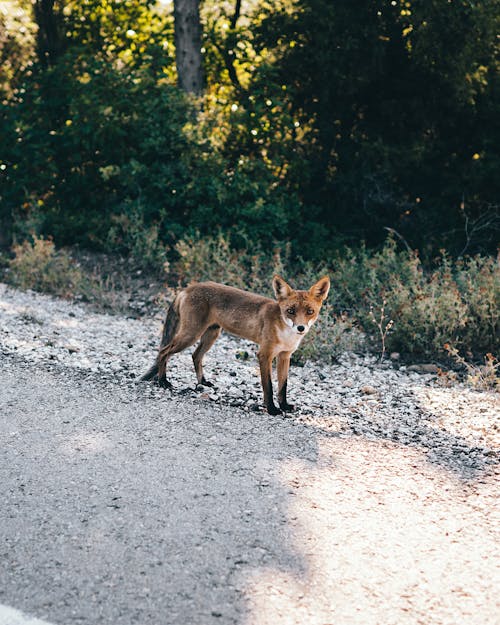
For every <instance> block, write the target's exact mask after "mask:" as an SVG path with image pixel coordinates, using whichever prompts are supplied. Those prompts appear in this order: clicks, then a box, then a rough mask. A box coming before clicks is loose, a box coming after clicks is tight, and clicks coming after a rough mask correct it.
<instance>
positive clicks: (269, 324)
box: [140, 275, 330, 415]
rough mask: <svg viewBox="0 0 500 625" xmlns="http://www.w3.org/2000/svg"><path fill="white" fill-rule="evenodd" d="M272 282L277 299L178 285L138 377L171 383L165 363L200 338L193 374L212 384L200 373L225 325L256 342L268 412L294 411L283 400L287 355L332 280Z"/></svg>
mask: <svg viewBox="0 0 500 625" xmlns="http://www.w3.org/2000/svg"><path fill="white" fill-rule="evenodd" d="M272 286H273V291H274V295H275V298H276V299H271V298H269V297H264V296H262V295H257V294H255V293H251V292H249V291H243V290H242V289H237V288H235V287H232V286H227V285H225V284H219V283H217V282H196V283H193V284H190V285H189V286H187V287H186V288H185V289H183V290H181V291H180V292H179V293H178V295H177V296H176V298H175V299H174V301H173V303H172V304H171V305H170V307H169V309H168V312H167V316H166V319H165V323H164V325H163V331H162V337H161V342H160V347H159V350H158V355H157V357H156V360H155V362H154V364H153V366H152V367H151V368H150V369H149V370H148V371H147V372H146V373H145V374H144V375H143V376H142V377H141V378H140V379H141V380H153V379H156V380H157V382H158V384H159V385H160V386H162V387H164V388H170V387H171V384H170V382H168V380H167V377H166V367H167V362H168V361H169V360H170V358H171V356H173V355H174V354H177V353H179V352H181V351H183V350H185V349H187V348H188V347H191V346H192V345H194V343H196V341H198V340H199V344H198V346H197V347H196V349H195V351H194V352H193V364H194V370H195V373H196V378H197V380H198V384H200V385H203V386H213V383H212V382H210V381H209V380H207V379H206V378H205V375H204V373H203V357H204V356H205V354H206V353H207V352H208V350H209V349H210V348H211V347H212V346H213V344H214V343H215V341H216V340H217V339H218V338H219V336H220V333H221V332H222V330H225V331H226V332H228V333H229V334H233V335H236V336H239V337H242V338H244V339H247V340H249V341H252V342H254V343H257V344H258V346H259V350H258V352H257V357H258V361H259V366H260V377H261V383H262V391H263V395H264V406H265V408H266V410H267V412H268V413H269V414H270V415H278V414H282V413H283V412H285V413H286V412H291V411H293V410H294V408H295V406H294V405H292V404H289V403H288V401H287V381H288V371H289V368H290V357H291V355H292V354H293V352H295V350H296V349H297V348H298V347H299V345H300V343H301V341H302V339H303V338H304V336H305V335H306V334H307V333H308V332H309V330H310V329H311V327H312V325H313V323H314V322H315V321H316V320H317V318H318V315H319V312H320V309H321V306H322V304H323V302H324V301H325V299H326V298H327V296H328V292H329V290H330V279H329V277H328V276H324V277H323V278H321V279H320V280H318V281H317V282H316V283H315V284H313V286H312V287H311V288H310V289H309V290H308V291H298V290H295V289H293V288H292V287H291V286H290V285H289V284H288V283H287V282H285V280H284V279H283V278H282V277H281V276H279V275H274V277H273V280H272ZM274 359H276V362H277V373H278V405H279V407H277V406H276V405H275V403H274V398H273V385H272V379H271V373H272V366H273V361H274Z"/></svg>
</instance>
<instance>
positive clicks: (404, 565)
mask: <svg viewBox="0 0 500 625" xmlns="http://www.w3.org/2000/svg"><path fill="white" fill-rule="evenodd" d="M162 321H163V319H162V316H157V317H153V318H150V319H149V318H143V319H139V320H138V319H132V318H125V317H118V316H111V315H105V314H97V313H95V312H92V310H90V309H89V308H87V307H86V306H85V305H82V304H75V303H72V302H69V301H63V300H58V299H55V298H51V297H48V296H45V295H40V294H36V293H32V292H20V291H17V290H14V289H10V288H8V287H7V286H5V285H2V284H0V359H1V360H2V367H1V368H0V378H1V384H2V386H1V390H0V409H3V416H2V419H1V420H0V425H1V426H2V428H3V429H2V430H1V433H2V437H3V439H4V445H3V447H4V451H5V454H4V456H3V458H4V462H2V463H1V464H0V479H1V480H2V483H3V484H4V486H5V489H6V490H5V492H6V493H7V495H6V497H5V498H4V502H3V509H4V513H5V515H6V518H8V519H9V522H8V523H6V524H3V523H2V524H0V525H3V526H4V527H3V529H2V532H5V534H6V537H5V540H4V541H3V542H2V545H3V547H4V553H3V558H4V560H5V558H6V557H7V558H9V562H11V568H9V567H7V568H6V569H4V572H3V573H2V570H1V569H0V604H1V602H4V603H6V604H7V605H9V606H12V608H16V609H22V610H24V611H26V612H29V613H30V614H32V615H33V616H37V617H38V618H43V619H46V620H47V621H50V622H56V623H60V624H61V625H62V624H63V623H64V624H65V625H68V623H82V624H84V625H97V624H99V625H100V624H101V623H103V624H104V623H105V624H109V625H119V624H120V625H121V624H123V625H129V624H132V623H140V624H141V625H156V624H157V623H158V622H162V623H165V624H168V623H173V624H175V625H177V624H184V623H186V622H198V623H200V624H204V623H210V624H212V623H222V624H224V625H225V624H226V623H228V624H229V623H239V624H241V625H267V624H268V623H269V624H271V623H272V624H273V625H288V624H293V625H295V624H297V625H298V624H303V623H308V625H316V624H317V625H325V624H326V623H330V622H336V623H339V624H340V625H343V624H346V625H351V624H352V623H359V624H360V625H376V624H378V623H384V625H386V624H387V625H389V624H390V623H394V625H396V624H397V625H402V624H406V623H408V624H410V623H411V624H413V623H425V625H430V624H434V623H435V624H436V625H448V624H449V625H456V623H458V622H460V623H474V624H476V623H477V624H478V625H479V624H481V625H486V624H491V625H493V624H496V623H498V617H497V615H498V611H499V608H500V606H499V605H498V598H497V592H496V590H497V588H498V584H499V581H500V580H499V578H498V562H499V553H498V545H499V544H500V541H499V538H500V536H499V519H498V510H497V509H496V507H495V504H496V503H497V501H498V475H499V447H500V444H499V443H500V440H499V439H500V434H499V426H500V413H499V404H498V395H495V394H494V393H488V392H477V391H474V390H471V389H468V388H465V387H463V386H461V385H456V386H453V387H450V388H443V387H441V386H440V385H439V383H438V382H439V381H438V379H437V377H436V375H435V374H434V373H430V372H429V373H418V372H416V371H407V370H405V368H404V367H400V368H399V369H397V368H394V366H393V365H392V364H390V363H387V364H383V365H379V364H378V363H377V362H376V360H375V359H374V358H372V357H371V356H359V355H356V354H345V355H344V356H343V357H342V358H341V360H340V362H339V363H338V364H335V365H325V364H320V363H315V362H309V363H307V364H306V365H305V366H304V367H292V369H291V372H290V379H289V396H290V397H289V399H290V401H291V402H292V403H296V404H298V405H299V410H298V412H296V413H291V414H289V415H283V416H278V417H270V416H269V415H267V413H265V412H264V411H263V409H262V407H261V403H262V399H261V388H260V381H259V374H258V367H257V361H256V358H255V352H256V347H255V346H254V345H253V344H251V343H248V342H246V341H242V340H239V339H235V338H233V337H230V336H226V335H222V336H221V338H220V339H219V341H218V342H217V343H216V344H215V346H214V347H213V348H212V350H211V351H210V352H209V353H208V354H207V356H206V357H205V372H206V375H207V377H208V378H209V379H210V380H211V381H213V382H214V383H215V385H216V386H215V387H214V388H213V389H212V388H209V389H207V388H202V389H198V388H197V387H196V385H195V375H194V371H193V365H192V361H191V356H190V353H191V352H190V350H188V351H186V352H184V353H182V354H179V355H176V356H174V357H173V358H172V360H171V361H170V363H169V369H168V375H169V379H170V380H171V382H172V383H173V385H174V390H173V391H165V390H163V389H160V388H158V387H156V386H154V385H152V384H149V383H141V384H136V379H137V378H138V377H139V376H140V375H141V374H142V373H143V372H144V371H145V370H146V369H147V368H148V367H149V365H150V364H151V362H152V360H153V358H154V356H155V353H156V349H157V347H158V341H159V336H160V332H161V326H162ZM245 354H247V355H248V357H247V356H246V355H245ZM394 360H395V359H394ZM396 366H397V365H396ZM0 415H2V413H1V412H0ZM165 463H166V464H165ZM29 467H30V468H29ZM28 468H29V469H28ZM62 469H64V470H62ZM26 474H27V475H26ZM42 475H43V476H44V479H43V480H40V476H42ZM158 475H161V476H163V477H162V480H159V478H158ZM17 482H20V484H17ZM60 484H62V487H61V488H62V491H61V492H59V490H58V489H59V485H60ZM113 484H115V486H113ZM116 484H119V485H120V486H119V488H118V487H116ZM44 489H45V490H44ZM75 498H76V499H75ZM228 502H231V503H230V504H228ZM228 505H229V507H228ZM54 509H57V511H58V514H59V516H57V515H54ZM100 511H101V512H100ZM19 513H20V514H21V516H22V522H20V521H19V520H18V516H16V515H19ZM100 514H102V516H99V515H100ZM116 514H118V515H123V516H113V519H114V520H113V521H111V516H110V515H116ZM96 515H97V517H96ZM127 515H128V516H127ZM80 517H81V518H80ZM94 517H95V518H94ZM164 518H168V519H169V521H168V524H167V525H165V522H164V521H162V519H164ZM94 521H95V522H94ZM88 523H90V529H89V531H90V530H92V532H91V538H89V536H88V535H87V534H86V529H85V528H87V527H89V526H88V525H87V524H88ZM186 523H188V524H191V526H194V527H195V528H196V529H195V530H194V531H193V532H188V531H187V529H185V528H186V527H187V525H186ZM82 524H83V525H82ZM191 526H190V527H191ZM20 528H21V529H20ZM183 528H184V529H183ZM49 530H50V531H49ZM51 532H52V533H51ZM89 540H90V542H89ZM92 540H94V541H97V543H96V544H95V545H94V543H92ZM169 540H170V541H173V543H172V544H173V545H174V547H175V549H174V552H173V554H172V557H171V558H170V560H171V561H170V564H169V567H170V568H168V567H167V562H166V560H169V557H167V555H165V554H163V555H162V552H163V550H164V549H165V544H166V543H164V542H162V541H167V543H168V541H169ZM101 543H102V545H103V547H102V550H99V549H97V547H96V545H100V544H101ZM82 544H83V552H82V551H81V549H82V546H81V545H82ZM168 544H171V543H168ZM34 545H36V548H34V547H33V546H34ZM134 550H135V551H134ZM125 556H126V560H127V562H130V563H131V565H130V566H131V568H130V571H129V570H128V565H127V566H125V567H124V568H123V569H122V570H119V571H118V572H119V573H120V575H118V573H117V574H116V575H118V576H115V574H114V573H113V575H111V574H109V575H107V576H106V575H104V573H103V571H105V570H107V567H109V566H111V564H110V562H115V563H116V561H120V559H123V558H124V557H125ZM79 558H80V559H79ZM82 558H83V560H82ZM157 561H161V562H162V564H161V566H160V565H157V564H155V562H157ZM146 565H147V566H146ZM92 567H96V570H97V572H96V571H94V569H93V568H92ZM143 569H147V570H146V573H144V575H142V573H139V572H138V571H142V570H143ZM65 571H66V573H67V577H65V576H64V575H63V573H64V572H65ZM65 580H66V581H65ZM35 588H37V590H36V591H35V590H34V589H35ZM141 589H142V590H141ZM141 593H142V594H141ZM47 597H51V599H50V600H49V599H47ZM1 608H2V606H1V605H0V623H2V621H1V617H2V610H1ZM8 609H9V610H10V608H8ZM19 622H20V623H22V621H19ZM2 625H3V623H2Z"/></svg>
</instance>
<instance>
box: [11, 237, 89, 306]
mask: <svg viewBox="0 0 500 625" xmlns="http://www.w3.org/2000/svg"><path fill="white" fill-rule="evenodd" d="M12 251H13V252H14V258H12V259H11V261H10V262H9V271H8V274H7V278H8V281H9V282H10V284H12V285H13V286H17V287H20V288H21V289H33V290H35V291H42V292H44V293H52V294H54V295H59V296H62V297H70V296H71V295H74V294H75V292H76V291H77V290H78V289H79V288H80V286H81V284H82V282H83V275H82V273H81V271H80V269H79V268H78V267H77V265H76V263H75V261H74V260H73V259H72V258H71V256H70V255H69V254H68V253H67V252H65V251H64V250H58V251H56V248H55V245H54V242H53V241H52V239H44V238H43V237H36V236H34V237H33V240H32V241H23V243H21V244H18V245H14V247H13V248H12Z"/></svg>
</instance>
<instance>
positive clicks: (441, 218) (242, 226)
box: [0, 0, 500, 267]
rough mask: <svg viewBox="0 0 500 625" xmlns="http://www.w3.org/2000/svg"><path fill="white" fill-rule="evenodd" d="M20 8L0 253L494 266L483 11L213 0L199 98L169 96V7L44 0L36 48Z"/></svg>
mask: <svg viewBox="0 0 500 625" xmlns="http://www.w3.org/2000/svg"><path fill="white" fill-rule="evenodd" d="M15 1H17V2H18V3H19V5H20V6H22V7H23V9H24V13H23V14H19V16H20V17H19V18H18V17H16V18H15V19H14V20H12V19H10V18H9V20H7V18H6V17H5V16H3V17H2V16H0V32H1V34H0V60H1V61H2V64H1V65H2V70H1V71H0V90H1V92H2V104H3V106H2V108H1V109H0V136H1V143H2V152H1V155H0V219H1V222H2V229H1V232H0V245H2V246H4V247H8V246H9V245H10V244H11V242H12V240H13V238H14V237H17V239H19V240H22V239H23V238H25V237H26V236H28V235H29V234H30V233H31V232H36V233H38V234H42V235H45V236H47V235H49V234H50V235H53V236H55V237H56V240H57V241H58V243H60V244H61V245H65V244H71V243H75V242H78V243H79V244H80V245H85V246H89V247H94V248H98V249H101V250H106V251H117V252H120V253H126V254H133V255H134V256H136V257H137V258H138V259H140V260H142V261H143V262H144V264H145V265H146V266H148V267H152V266H155V267H158V266H160V265H161V264H162V262H164V254H163V249H164V247H165V246H170V247H172V246H173V245H175V243H176V242H177V241H179V240H180V239H182V238H186V237H191V236H194V235H195V233H196V232H199V233H200V234H201V235H203V236H206V235H211V234H213V233H214V232H216V231H217V230H218V229H221V230H222V231H223V232H226V233H227V232H230V233H231V237H232V239H233V242H235V243H236V244H237V246H239V247H242V245H243V243H244V241H245V240H251V241H254V242H258V243H259V244H260V245H261V246H262V247H263V248H265V249H269V248H271V247H273V245H274V241H276V240H277V241H286V242H290V244H291V246H292V250H293V251H294V253H296V254H299V255H300V256H303V257H305V258H308V259H311V260H314V261H318V260H321V259H322V258H326V257H329V256H331V255H332V253H333V252H334V251H335V250H338V249H342V248H343V246H344V245H350V246H353V247H357V246H358V245H359V244H360V243H361V241H362V240H364V241H366V243H367V245H368V246H369V248H376V247H377V246H379V245H381V244H382V243H383V240H384V238H385V236H386V230H387V229H392V230H395V231H397V232H398V233H400V235H401V237H402V238H403V239H404V240H406V241H407V242H408V247H411V248H413V249H419V250H420V255H421V257H422V258H424V259H425V261H426V262H427V261H429V260H430V259H432V257H433V256H434V255H435V254H436V252H437V250H439V249H441V248H445V249H447V251H448V252H449V253H450V254H451V255H452V256H453V257H456V256H463V255H464V254H474V253H476V252H481V253H494V251H495V246H496V243H497V240H498V225H499V223H500V217H499V212H498V208H499V201H498V198H499V197H500V186H499V184H500V178H499V176H497V175H496V172H497V170H498V169H499V167H500V154H499V150H498V146H499V145H500V128H499V125H498V120H499V119H500V116H499V114H498V102H499V101H500V98H499V97H498V93H499V78H498V76H499V75H500V74H499V72H498V71H497V70H498V40H497V38H496V33H497V31H498V25H499V19H500V18H499V15H500V14H499V13H498V11H497V6H496V4H497V2H496V0H486V1H485V2H481V3H478V2H476V3H472V2H469V1H467V0H455V1H454V2H441V1H439V0H419V1H418V2H417V1H413V0H408V1H406V0H405V1H404V2H402V1H401V2H400V1H399V0H398V2H394V3H392V2H387V1H386V0H384V1H382V0H360V1H359V2H356V3H353V2H351V1H350V0H338V1H337V2H331V1H330V0H280V1H279V2H274V3H269V2H267V1H266V2H264V1H263V0H256V1H255V2H252V3H248V4H247V5H246V6H243V5H242V6H243V8H242V13H241V15H235V14H233V11H234V9H235V6H240V5H239V4H236V5H233V4H232V3H215V2H214V1H213V0H207V2H205V3H203V7H202V8H203V16H204V17H203V20H204V23H203V30H204V44H203V46H204V50H205V53H204V54H205V62H206V74H207V80H208V86H207V91H206V94H205V96H204V98H202V99H201V100H199V101H196V100H193V99H191V98H188V97H186V96H185V95H184V94H183V93H181V92H180V91H179V90H178V88H177V86H176V84H175V83H176V70H175V63H174V60H175V58H174V57H175V50H174V36H173V28H174V25H173V17H172V12H171V7H170V8H167V7H166V6H165V5H163V4H160V3H157V2H145V3H144V2H138V1H137V0H126V1H122V0H85V2H76V1H74V0H71V1H68V2H64V3H63V2H55V3H54V5H53V8H54V14H53V16H52V17H53V20H54V25H55V28H54V29H53V31H54V32H52V34H51V36H52V38H53V39H54V41H53V42H52V43H53V46H52V49H51V50H52V51H51V52H50V54H49V52H48V51H47V50H45V49H44V37H43V35H44V27H45V26H44V23H43V20H41V19H40V17H39V16H38V15H37V12H36V11H35V12H34V15H35V16H37V17H38V20H39V22H40V23H39V24H38V26H39V28H38V30H37V28H35V25H34V24H33V21H32V20H30V19H28V18H29V10H28V9H29V7H30V4H29V3H28V2H26V0H15ZM244 4H245V3H244ZM45 5H46V6H52V4H51V3H45V4H44V6H45ZM37 6H38V7H40V6H41V4H40V3H38V4H37ZM240 8H241V7H240ZM38 10H39V9H38ZM16 15H18V14H17V13H16ZM45 17H47V16H45ZM19 20H21V22H22V29H24V30H22V31H21V28H20V27H19V26H20V24H19V23H18V22H19ZM2 27H3V28H2ZM45 43H46V42H45Z"/></svg>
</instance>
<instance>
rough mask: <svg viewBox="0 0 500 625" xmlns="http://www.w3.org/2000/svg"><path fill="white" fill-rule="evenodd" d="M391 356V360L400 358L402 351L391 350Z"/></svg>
mask: <svg viewBox="0 0 500 625" xmlns="http://www.w3.org/2000/svg"><path fill="white" fill-rule="evenodd" d="M390 358H391V360H399V358H400V353H399V352H391V356H390Z"/></svg>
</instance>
